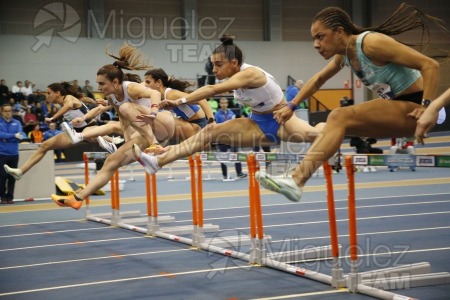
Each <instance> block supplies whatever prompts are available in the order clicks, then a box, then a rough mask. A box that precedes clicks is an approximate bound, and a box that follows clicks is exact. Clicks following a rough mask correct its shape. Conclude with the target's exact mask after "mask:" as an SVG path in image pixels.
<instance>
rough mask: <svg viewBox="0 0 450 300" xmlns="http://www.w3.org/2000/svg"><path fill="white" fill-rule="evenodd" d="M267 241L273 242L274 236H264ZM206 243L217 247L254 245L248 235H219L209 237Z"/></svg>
mask: <svg viewBox="0 0 450 300" xmlns="http://www.w3.org/2000/svg"><path fill="white" fill-rule="evenodd" d="M264 241H265V243H271V242H272V237H271V236H270V235H266V236H264ZM204 243H206V244H211V245H214V246H216V247H241V246H252V244H253V243H252V240H251V238H250V237H248V236H235V235H230V236H219V237H213V238H207V239H205V240H204Z"/></svg>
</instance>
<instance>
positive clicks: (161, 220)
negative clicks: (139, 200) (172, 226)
mask: <svg viewBox="0 0 450 300" xmlns="http://www.w3.org/2000/svg"><path fill="white" fill-rule="evenodd" d="M123 221H124V222H126V223H128V224H142V225H145V224H147V222H148V217H139V218H130V219H123ZM157 222H158V224H167V223H173V222H175V217H173V216H160V217H158V220H157Z"/></svg>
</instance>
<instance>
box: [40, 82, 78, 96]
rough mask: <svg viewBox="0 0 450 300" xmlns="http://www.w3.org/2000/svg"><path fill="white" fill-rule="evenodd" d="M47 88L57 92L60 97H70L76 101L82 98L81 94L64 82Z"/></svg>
mask: <svg viewBox="0 0 450 300" xmlns="http://www.w3.org/2000/svg"><path fill="white" fill-rule="evenodd" d="M47 87H48V88H49V89H51V90H52V91H53V92H55V93H56V92H59V93H60V94H61V95H62V96H67V95H71V96H74V97H75V98H77V99H81V98H83V94H81V93H80V92H79V91H78V90H77V89H76V88H74V87H73V86H72V85H71V84H70V83H68V82H66V81H63V82H55V83H52V84H49V85H48V86H47Z"/></svg>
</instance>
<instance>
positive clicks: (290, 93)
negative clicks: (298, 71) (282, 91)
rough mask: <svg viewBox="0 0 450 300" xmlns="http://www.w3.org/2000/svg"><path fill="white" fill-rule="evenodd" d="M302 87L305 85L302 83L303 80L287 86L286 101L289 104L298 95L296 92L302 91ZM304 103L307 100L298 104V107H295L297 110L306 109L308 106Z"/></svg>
mask: <svg viewBox="0 0 450 300" xmlns="http://www.w3.org/2000/svg"><path fill="white" fill-rule="evenodd" d="M304 85H305V83H304V82H303V80H297V81H296V82H295V84H293V85H290V86H288V87H287V89H286V101H287V102H291V101H292V99H294V97H295V96H296V95H297V94H298V92H300V90H301V89H302V87H303V86H304ZM305 102H307V100H305V101H303V102H302V103H300V105H299V106H298V107H297V109H300V108H308V104H307V103H305ZM297 109H296V110H297Z"/></svg>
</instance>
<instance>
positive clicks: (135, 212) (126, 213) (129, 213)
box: [89, 210, 141, 218]
mask: <svg viewBox="0 0 450 300" xmlns="http://www.w3.org/2000/svg"><path fill="white" fill-rule="evenodd" d="M89 216H92V217H97V218H101V217H111V212H107V213H98V214H90V215H89ZM120 216H121V217H139V216H141V211H139V210H129V211H121V212H120Z"/></svg>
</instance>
